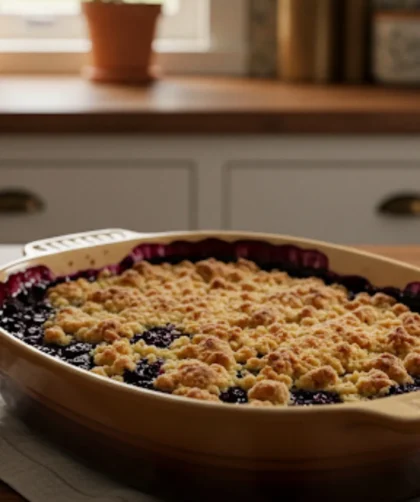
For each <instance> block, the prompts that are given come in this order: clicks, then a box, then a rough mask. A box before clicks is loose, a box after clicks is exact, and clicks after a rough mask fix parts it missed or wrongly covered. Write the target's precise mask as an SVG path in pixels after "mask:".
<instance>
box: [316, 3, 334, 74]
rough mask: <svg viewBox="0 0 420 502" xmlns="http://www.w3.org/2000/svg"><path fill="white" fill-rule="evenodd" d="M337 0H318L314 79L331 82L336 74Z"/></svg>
mask: <svg viewBox="0 0 420 502" xmlns="http://www.w3.org/2000/svg"><path fill="white" fill-rule="evenodd" d="M336 3H337V2H336V0H316V13H315V35H316V36H315V40H314V44H315V55H314V75H313V77H314V81H315V82H319V83H325V82H331V81H332V80H333V79H334V77H335V74H336V71H335V55H334V53H335V50H336V49H337V43H336V42H337V41H336V30H335V28H336V15H335V14H336V9H335V4H336Z"/></svg>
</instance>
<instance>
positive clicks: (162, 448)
mask: <svg viewBox="0 0 420 502" xmlns="http://www.w3.org/2000/svg"><path fill="white" fill-rule="evenodd" d="M207 238H218V239H221V240H223V241H226V242H232V241H238V240H244V239H245V240H248V241H250V240H256V241H262V242H266V243H271V244H275V245H280V244H290V245H293V246H298V247H299V248H301V249H316V250H317V251H320V252H321V253H323V254H325V255H326V256H327V257H328V260H329V267H330V269H331V270H333V271H335V272H337V273H339V274H351V275H360V276H363V277H365V278H367V279H368V280H369V281H371V283H372V284H375V285H376V286H379V287H381V286H383V287H385V286H390V285H392V286H395V287H398V288H403V287H404V286H405V285H406V284H408V283H412V282H413V281H420V269H418V268H415V267H412V266H409V265H407V264H404V263H399V262H397V261H393V260H389V259H386V258H382V257H379V256H375V255H372V254H368V253H364V252H360V251H356V250H353V249H350V248H345V247H341V246H335V245H331V244H326V243H323V242H317V241H312V240H305V239H297V238H293V237H287V236H279V235H269V234H252V233H244V232H186V233H175V232H174V233H163V234H143V235H142V234H138V233H135V232H131V231H125V230H105V231H97V232H90V233H84V234H78V235H71V236H64V237H58V238H55V239H49V240H45V241H38V242H35V243H32V244H29V245H27V246H25V257H24V258H22V259H20V260H18V261H15V262H13V263H10V264H8V265H6V266H4V267H2V269H1V270H0V280H1V281H6V279H7V278H8V277H9V276H10V275H11V274H15V273H16V272H19V271H22V270H25V269H28V268H30V267H33V266H37V265H45V266H47V267H49V268H50V269H51V270H52V271H53V272H54V273H55V274H58V275H61V274H70V273H73V272H76V271H78V270H83V269H87V268H92V267H97V268H99V267H103V266H105V265H110V264H113V263H117V262H119V261H120V260H121V259H123V258H124V257H125V256H127V255H128V254H129V253H130V251H131V250H132V249H133V248H135V247H136V246H138V245H139V244H141V243H158V244H167V243H171V242H174V241H187V242H195V241H201V240H203V239H207ZM0 370H1V373H2V377H3V382H12V383H13V386H14V388H17V389H19V390H20V394H19V395H26V396H28V397H30V398H32V399H35V400H36V401H37V402H38V403H40V404H42V406H45V407H47V408H48V409H51V410H53V411H55V412H58V413H59V414H62V415H64V416H65V417H66V418H67V419H70V420H72V421H75V422H78V423H79V424H82V425H84V426H86V427H87V428H88V429H90V430H92V431H95V432H100V433H101V434H104V435H106V436H107V437H109V438H110V440H111V441H113V442H122V443H123V444H125V445H128V446H129V447H130V448H132V449H137V448H139V449H146V450H151V451H154V452H158V453H159V454H163V455H165V456H167V457H168V458H176V459H179V460H185V461H192V462H194V463H198V464H210V465H213V466H224V465H229V466H234V467H235V468H244V469H248V468H251V469H274V470H277V469H279V470H281V469H296V470H299V469H324V468H330V467H338V466H340V467H345V466H347V465H352V464H359V463H360V462H369V461H376V460H378V459H386V458H395V457H398V456H404V455H407V454H408V453H409V452H410V451H414V450H416V449H418V448H420V394H419V393H416V392H414V393H409V394H405V395H401V396H395V397H387V398H382V399H378V400H375V401H370V402H363V403H357V404H336V405H327V406H317V407H289V408H284V409H283V408H273V409H271V408H253V407H246V406H244V407H241V406H235V405H231V406H229V405H226V404H221V405H218V404H213V403H207V402H202V401H195V400H191V399H186V398H182V397H176V396H170V395H163V394H159V393H156V392H153V391H148V390H143V389H140V388H136V387H132V386H128V385H125V384H122V383H119V382H116V381H111V380H105V379H103V378H101V377H99V376H97V375H95V374H92V373H89V372H86V371H83V370H81V369H78V368H74V367H72V366H70V365H68V364H66V363H63V362H61V361H59V360H57V359H54V358H52V357H50V356H47V355H44V354H42V353H41V352H38V351H37V350H35V349H34V348H32V347H30V346H28V345H26V344H25V343H23V342H21V341H19V340H18V339H16V338H14V337H13V336H11V335H10V334H8V333H7V332H5V331H4V330H0Z"/></svg>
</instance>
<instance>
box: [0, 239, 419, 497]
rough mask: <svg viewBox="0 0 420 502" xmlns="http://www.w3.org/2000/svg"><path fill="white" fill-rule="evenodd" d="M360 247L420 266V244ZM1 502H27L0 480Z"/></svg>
mask: <svg viewBox="0 0 420 502" xmlns="http://www.w3.org/2000/svg"><path fill="white" fill-rule="evenodd" d="M359 248H361V249H365V250H367V251H370V252H373V253H378V254H382V255H385V256H388V257H390V258H394V259H397V260H401V261H406V262H409V263H411V264H413V265H416V266H418V267H420V246H399V247H396V246H359ZM0 460H1V459H0ZM0 502H25V499H24V498H22V497H21V496H20V495H18V494H17V493H16V492H15V491H13V490H12V489H11V488H9V487H8V486H7V485H5V484H4V483H1V482H0Z"/></svg>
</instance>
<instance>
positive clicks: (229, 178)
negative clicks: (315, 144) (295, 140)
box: [225, 161, 420, 244]
mask: <svg viewBox="0 0 420 502" xmlns="http://www.w3.org/2000/svg"><path fill="white" fill-rule="evenodd" d="M225 176H226V185H227V190H226V192H225V194H226V195H225V197H226V207H227V215H226V221H227V227H228V228H232V229H241V230H242V229H243V230H254V229H259V230H261V231H265V232H273V233H283V234H289V235H293V234H294V235H299V236H305V237H311V238H316V239H322V240H332V241H337V242H341V243H353V244H367V243H388V244H398V243H406V244H410V243H419V242H420V217H413V216H398V217H396V216H392V215H386V214H382V213H380V212H379V210H378V209H379V206H380V205H381V204H382V203H383V202H384V201H386V200H389V199H390V198H392V197H393V196H398V195H400V194H406V193H417V194H418V195H419V201H420V169H419V167H418V165H417V163H412V162H402V163H401V164H400V165H399V166H398V167H397V166H395V165H394V164H392V163H391V164H389V165H387V163H386V162H384V163H381V164H380V165H378V164H377V163H375V162H356V163H355V162H343V161H341V162H332V161H329V162H323V163H322V164H320V163H319V162H308V161H305V162H287V161H285V162H259V163H258V162H257V163H255V162H252V163H249V162H238V163H231V164H230V165H228V166H226V174H225Z"/></svg>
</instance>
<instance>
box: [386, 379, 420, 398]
mask: <svg viewBox="0 0 420 502" xmlns="http://www.w3.org/2000/svg"><path fill="white" fill-rule="evenodd" d="M413 380H414V381H413V383H406V384H403V385H398V386H395V387H391V388H390V389H389V395H390V396H397V395H400V394H407V393H408V392H414V391H416V390H420V377H413Z"/></svg>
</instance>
